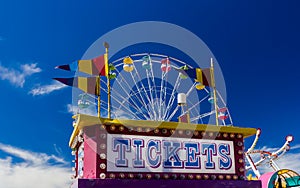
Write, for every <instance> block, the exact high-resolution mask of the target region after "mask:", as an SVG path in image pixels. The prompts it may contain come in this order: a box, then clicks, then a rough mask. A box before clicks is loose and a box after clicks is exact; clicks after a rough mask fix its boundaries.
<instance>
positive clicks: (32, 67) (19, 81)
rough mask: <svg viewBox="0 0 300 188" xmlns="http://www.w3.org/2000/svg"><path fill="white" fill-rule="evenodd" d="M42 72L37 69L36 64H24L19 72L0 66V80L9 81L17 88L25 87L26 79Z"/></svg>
mask: <svg viewBox="0 0 300 188" xmlns="http://www.w3.org/2000/svg"><path fill="white" fill-rule="evenodd" d="M41 71H42V69H40V68H39V67H37V64H36V63H32V64H23V65H21V66H20V69H19V70H16V69H12V68H7V67H4V66H2V65H0V79H1V80H8V81H9V82H10V83H11V84H13V85H14V86H16V87H23V86H24V83H25V79H26V77H28V76H31V75H32V74H35V73H38V72H41Z"/></svg>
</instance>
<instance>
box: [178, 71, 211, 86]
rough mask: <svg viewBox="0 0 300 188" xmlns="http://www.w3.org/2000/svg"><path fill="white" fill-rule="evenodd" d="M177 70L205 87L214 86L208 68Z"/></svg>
mask: <svg viewBox="0 0 300 188" xmlns="http://www.w3.org/2000/svg"><path fill="white" fill-rule="evenodd" d="M175 70H177V71H178V72H180V73H181V74H183V75H185V76H188V77H190V78H193V79H195V81H196V82H200V83H201V84H203V85H205V86H211V85H212V84H211V73H210V68H206V69H200V68H192V69H187V70H184V69H180V68H179V69H178V68H176V69H175Z"/></svg>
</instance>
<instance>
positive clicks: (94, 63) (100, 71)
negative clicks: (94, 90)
mask: <svg viewBox="0 0 300 188" xmlns="http://www.w3.org/2000/svg"><path fill="white" fill-rule="evenodd" d="M55 68H58V69H63V70H67V71H80V72H83V73H86V74H90V75H100V76H107V75H108V63H107V54H104V55H101V56H99V57H96V58H93V59H90V60H79V61H75V62H73V63H71V64H68V65H59V66H57V67H55Z"/></svg>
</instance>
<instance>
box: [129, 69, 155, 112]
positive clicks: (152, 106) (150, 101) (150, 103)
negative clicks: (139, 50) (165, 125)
mask: <svg viewBox="0 0 300 188" xmlns="http://www.w3.org/2000/svg"><path fill="white" fill-rule="evenodd" d="M133 67H134V70H135V73H136V75H137V77H138V79H139V80H142V79H141V76H140V74H139V73H138V71H137V69H136V67H135V65H134V64H133ZM140 83H141V86H142V89H143V90H144V92H145V95H146V98H147V100H148V104H149V105H150V106H151V108H152V112H153V114H152V113H151V114H152V117H153V116H154V117H155V116H156V115H155V114H154V112H155V109H154V105H153V100H150V98H149V96H148V93H147V91H146V88H145V86H144V84H143V82H140ZM149 113H150V111H149Z"/></svg>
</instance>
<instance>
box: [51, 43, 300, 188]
mask: <svg viewBox="0 0 300 188" xmlns="http://www.w3.org/2000/svg"><path fill="white" fill-rule="evenodd" d="M108 47H109V45H108V44H107V43H106V44H105V48H106V54H104V55H103V56H99V57H96V58H94V59H91V60H80V61H77V62H75V63H73V64H72V65H62V66H58V68H61V69H65V70H73V71H79V72H83V73H87V74H90V75H94V77H88V78H85V77H75V78H56V80H58V81H60V82H62V83H64V84H66V85H69V86H74V87H75V88H79V89H80V90H82V91H84V93H81V92H78V90H76V89H75V92H73V93H75V96H73V98H74V100H75V101H77V105H78V110H77V112H76V115H75V116H74V118H75V122H74V124H73V126H74V131H73V134H72V136H71V139H70V147H71V148H72V149H73V152H72V153H73V154H74V155H75V157H76V158H75V160H74V162H75V164H76V165H75V167H74V171H75V174H74V176H73V177H74V178H77V179H80V178H92V179H97V178H100V179H124V178H125V179H126V178H127V179H134V178H137V179H153V178H154V179H160V178H161V177H163V179H169V178H171V179H181V180H183V179H190V180H192V179H198V180H201V179H203V180H205V181H206V183H203V182H202V184H201V185H206V186H207V185H209V186H216V187H218V186H217V185H215V183H212V182H210V181H209V180H216V179H217V180H220V181H223V179H224V180H228V181H230V180H236V181H235V183H234V184H236V186H237V187H243V186H245V185H246V184H247V185H250V184H249V182H246V177H245V171H248V172H249V171H251V170H252V171H253V175H254V176H255V178H252V176H251V175H250V176H248V179H249V180H254V181H255V180H257V179H259V180H261V182H262V187H263V188H266V187H268V188H271V187H272V186H273V187H292V186H294V187H295V186H299V184H300V182H298V180H299V175H298V174H297V173H296V172H294V171H291V170H282V169H280V167H279V166H278V165H277V163H276V162H275V161H276V160H278V159H279V158H280V157H281V156H283V155H284V153H285V152H287V151H288V150H289V144H290V142H291V141H292V140H293V137H292V136H287V137H286V142H285V143H284V145H283V146H282V147H281V148H280V149H278V150H277V151H274V152H268V151H264V150H255V149H254V148H255V146H256V144H257V141H258V139H259V136H260V133H261V131H260V129H257V130H255V129H251V128H238V127H234V126H233V122H232V118H231V116H230V112H229V110H228V108H227V105H226V102H225V100H224V99H223V97H222V95H221V93H220V92H219V91H218V90H217V88H216V84H215V79H214V63H213V59H211V66H210V67H209V68H206V69H202V68H199V67H193V66H191V65H190V64H189V63H187V62H184V61H182V60H179V59H177V58H174V57H171V56H168V55H162V54H154V53H139V54H132V55H128V56H125V57H121V58H118V59H116V60H115V61H112V62H111V63H108ZM100 86H101V87H100ZM95 107H96V108H95ZM85 113H86V114H88V115H92V116H88V115H83V114H85ZM106 117H107V118H106ZM255 132H256V137H255V139H254V142H253V144H252V145H251V147H250V148H249V149H248V150H247V151H246V152H245V153H244V152H243V151H242V150H243V148H244V141H243V139H244V138H246V137H248V136H251V135H254V134H255ZM96 133H97V134H100V135H102V137H103V138H105V139H106V138H107V140H105V141H103V140H101V139H100V140H98V139H96V138H97V135H96ZM121 134H122V135H123V136H124V135H125V136H124V137H126V139H127V140H128V139H129V140H130V139H132V138H131V136H130V135H135V137H136V138H135V139H137V138H141V139H142V138H143V137H148V136H150V137H153V136H156V137H157V138H161V139H162V138H165V137H171V136H172V137H175V138H181V139H182V140H185V139H186V138H190V139H192V140H193V139H194V140H195V141H197V142H198V143H199V144H201V140H200V139H202V142H203V141H205V142H207V143H211V145H215V143H213V141H212V140H213V139H215V142H216V143H218V144H221V145H222V144H223V145H224V148H223V149H220V150H219V154H218V155H219V157H221V158H222V157H223V160H221V161H219V163H222V162H223V163H224V164H225V162H226V160H227V162H229V161H230V162H232V166H230V167H229V166H228V169H229V170H228V169H226V168H224V166H223V169H222V166H221V167H220V166H219V167H220V169H219V170H212V171H210V169H201V170H200V163H199V166H198V167H199V171H193V170H186V171H185V170H178V172H180V173H183V174H186V173H188V175H187V176H185V175H180V173H176V172H175V173H174V172H173V173H171V174H170V173H169V171H168V170H167V169H163V170H161V171H159V173H157V172H158V171H157V170H153V169H152V171H153V172H152V171H151V168H150V167H149V169H146V170H144V171H143V172H139V171H134V170H136V169H134V166H133V167H130V169H131V171H130V170H129V171H128V169H125V168H119V169H118V168H117V167H118V165H117V164H114V162H113V163H111V162H110V161H108V157H112V156H113V155H114V154H115V153H114V152H117V150H116V151H110V150H109V149H108V148H106V147H108V146H110V144H109V143H110V142H111V140H109V138H110V139H112V140H114V139H116V138H114V136H121ZM126 135H127V136H126ZM91 138H92V139H91ZM143 139H145V140H140V141H141V142H144V141H145V142H146V140H147V139H148V138H143ZM165 139H166V138H165ZM91 140H92V141H91ZM93 140H94V142H95V143H94V142H93ZM194 140H193V141H194ZM102 142H104V143H102ZM123 142H124V140H123V141H120V143H121V144H120V145H119V148H120V147H121V146H122V147H123V145H122V144H123ZM148 142H149V140H148ZM161 142H163V140H161ZM185 142H188V140H185ZM221 142H223V143H221ZM106 144H107V146H106ZM98 145H99V147H100V149H99V148H98ZM92 146H93V147H92ZM95 147H96V149H95ZM111 147H112V148H113V146H111ZM157 147H158V146H157ZM226 148H227V149H228V150H226ZM229 148H234V150H233V149H232V150H233V151H232V152H233V153H234V154H233V155H230V156H229V153H230V151H229ZM194 149H195V151H193V152H194V154H195V152H198V149H197V148H194ZM121 151H122V150H119V151H118V152H119V156H120V155H121V154H120V153H121ZM126 151H127V150H126ZM128 151H130V150H128ZM208 151H209V150H207V153H206V154H205V151H203V152H204V153H201V154H205V155H207V156H206V157H208V158H209V154H208ZM225 151H226V152H227V153H226V152H225ZM211 152H213V150H212V151H211ZM224 152H225V153H224ZM199 154H200V153H199ZM123 155H124V157H125V153H124V154H123ZM140 155H142V153H141V154H140ZM149 155H150V158H149V157H148V161H149V160H150V159H151V152H150V154H149ZM173 155H174V156H173V158H172V157H171V158H170V160H172V161H174V160H176V158H178V160H179V158H181V157H182V156H180V157H179V154H178V156H177V154H176V155H175V154H174V151H173ZM187 155H188V156H189V154H187ZM214 155H217V153H216V154H214ZM243 155H244V156H245V159H246V162H245V159H244V156H243ZM91 156H94V157H91ZM138 156H139V155H138V154H136V157H138ZM166 156H168V155H166ZM161 157H162V156H161ZM190 157H191V156H190ZM203 157H205V156H203ZM208 158H207V160H208ZM191 159H195V156H194V158H193V157H192V158H191ZM212 159H213V158H212ZM214 159H216V158H214ZM119 160H120V158H119ZM132 160H134V159H132ZM167 160H168V159H167ZM186 160H190V159H186ZM200 160H201V159H200V158H199V161H200ZM177 162H179V161H177ZM116 163H117V162H116ZM111 165H115V166H114V167H109V166H111ZM201 165H203V164H201ZM228 165H229V164H228ZM261 165H269V166H270V167H271V168H273V169H274V171H275V172H273V173H267V174H264V175H261V173H260V172H259V170H258V168H257V167H258V166H261ZM109 168H110V169H109ZM83 169H84V170H83ZM116 169H117V170H116ZM120 169H121V170H120ZM132 170H133V171H132ZM205 170H206V171H205ZM226 170H228V171H226ZM230 170H233V171H234V173H233V171H232V172H231V171H230ZM136 172H139V173H136ZM144 172H147V173H144ZM203 172H205V173H203ZM238 180H243V181H242V182H238ZM78 181H79V180H78ZM100 184H101V185H102V184H103V181H102V182H101V183H99V185H100ZM225 184H226V183H225ZM225 184H224V185H225ZM122 185H123V184H122ZM170 185H171V184H170ZM199 185H200V184H199ZM226 185H227V184H226ZM77 186H78V187H89V186H88V183H86V186H83V185H82V186H79V185H77ZM228 186H229V184H228ZM252 186H253V187H260V186H259V184H258V183H257V182H256V184H255V183H254V184H253V185H252ZM74 187H76V186H74ZM167 187H168V186H167ZM229 187H230V186H229Z"/></svg>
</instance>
